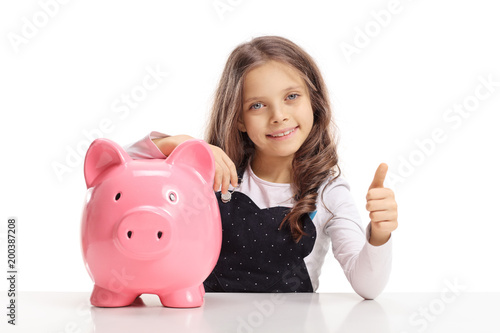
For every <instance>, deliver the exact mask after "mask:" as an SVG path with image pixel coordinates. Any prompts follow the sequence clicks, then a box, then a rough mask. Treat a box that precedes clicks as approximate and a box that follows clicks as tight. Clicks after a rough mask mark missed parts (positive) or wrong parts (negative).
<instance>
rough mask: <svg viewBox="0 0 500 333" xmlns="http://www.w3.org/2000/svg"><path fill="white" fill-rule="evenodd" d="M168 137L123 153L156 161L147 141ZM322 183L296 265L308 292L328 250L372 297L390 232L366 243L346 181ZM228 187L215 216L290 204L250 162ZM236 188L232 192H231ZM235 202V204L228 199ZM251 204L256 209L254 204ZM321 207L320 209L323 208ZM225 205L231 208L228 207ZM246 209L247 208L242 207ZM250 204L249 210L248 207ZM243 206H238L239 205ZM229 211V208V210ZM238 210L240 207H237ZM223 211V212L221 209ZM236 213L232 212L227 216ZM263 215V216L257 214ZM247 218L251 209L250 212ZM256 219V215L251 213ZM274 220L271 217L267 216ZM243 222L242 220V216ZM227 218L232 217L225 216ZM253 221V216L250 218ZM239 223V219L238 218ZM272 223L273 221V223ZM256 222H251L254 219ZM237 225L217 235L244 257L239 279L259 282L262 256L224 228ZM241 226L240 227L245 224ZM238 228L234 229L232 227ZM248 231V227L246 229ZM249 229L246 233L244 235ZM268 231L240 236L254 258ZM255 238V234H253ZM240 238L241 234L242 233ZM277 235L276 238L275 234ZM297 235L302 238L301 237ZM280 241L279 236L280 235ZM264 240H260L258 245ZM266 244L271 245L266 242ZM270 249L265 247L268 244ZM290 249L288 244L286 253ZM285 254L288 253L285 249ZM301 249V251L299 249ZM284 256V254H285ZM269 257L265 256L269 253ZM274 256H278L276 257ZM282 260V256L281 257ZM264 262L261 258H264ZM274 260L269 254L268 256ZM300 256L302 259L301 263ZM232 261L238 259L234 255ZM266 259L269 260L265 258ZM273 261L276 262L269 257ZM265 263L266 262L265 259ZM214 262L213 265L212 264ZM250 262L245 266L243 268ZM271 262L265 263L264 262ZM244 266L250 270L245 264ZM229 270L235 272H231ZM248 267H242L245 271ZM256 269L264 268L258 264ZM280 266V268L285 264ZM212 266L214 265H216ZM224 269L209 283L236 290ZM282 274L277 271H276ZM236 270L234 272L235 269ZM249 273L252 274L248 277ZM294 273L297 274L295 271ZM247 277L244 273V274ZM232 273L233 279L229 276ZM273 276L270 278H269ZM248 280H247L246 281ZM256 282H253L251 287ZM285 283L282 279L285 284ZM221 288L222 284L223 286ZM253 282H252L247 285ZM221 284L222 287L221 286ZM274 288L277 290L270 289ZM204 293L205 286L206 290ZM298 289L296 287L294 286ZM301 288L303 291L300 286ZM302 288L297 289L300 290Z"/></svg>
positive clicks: (286, 192)
mask: <svg viewBox="0 0 500 333" xmlns="http://www.w3.org/2000/svg"><path fill="white" fill-rule="evenodd" d="M166 136H168V135H166V134H163V133H160V132H154V131H153V132H151V133H150V134H148V135H147V136H146V137H144V138H143V139H142V140H139V141H138V142H135V143H133V144H131V145H128V146H126V147H125V149H126V151H127V152H128V154H129V155H130V156H131V157H132V158H133V159H147V158H158V159H164V158H165V155H164V154H163V153H162V152H161V151H160V150H159V149H158V147H157V146H156V145H155V144H154V143H153V142H152V139H155V138H162V137H166ZM326 183H327V181H325V182H324V183H323V184H322V185H321V187H320V189H319V191H318V193H319V195H318V202H317V204H316V209H317V210H316V212H314V213H312V214H309V217H310V218H311V221H312V224H313V225H314V228H313V227H312V226H310V227H309V229H308V230H309V231H311V230H312V237H310V238H309V240H308V243H307V244H309V245H307V244H305V245H304V248H305V247H306V246H309V247H310V248H309V249H308V250H307V251H306V252H305V253H307V255H306V256H305V257H303V258H300V254H299V258H298V259H299V260H300V263H301V265H304V264H305V270H307V274H306V275H308V281H309V279H310V285H311V286H312V290H310V291H316V290H317V288H318V285H319V276H320V273H321V267H322V265H323V262H324V258H325V255H326V253H327V251H328V249H329V248H330V247H331V249H332V251H333V254H334V256H335V258H336V259H337V260H338V262H339V263H340V265H341V267H342V269H343V271H344V273H345V275H346V277H347V279H348V281H349V283H350V284H351V286H352V288H353V289H354V291H355V292H356V293H357V294H359V295H360V296H361V297H363V298H365V299H374V298H375V297H376V296H378V295H379V294H380V293H381V292H382V290H383V289H384V288H385V286H386V284H387V282H388V279H389V275H390V271H391V263H392V236H391V238H389V240H388V241H387V242H386V243H385V244H383V245H380V246H373V245H371V244H370V243H369V242H368V240H369V238H370V231H371V229H370V224H368V226H367V229H366V231H365V229H364V228H363V226H362V223H361V218H360V216H359V213H358V211H357V209H356V206H355V203H354V200H353V198H352V196H351V193H350V188H349V185H348V183H347V182H346V181H345V180H344V179H343V178H342V177H339V178H337V179H335V180H334V181H333V182H332V183H331V184H330V185H328V186H327V187H326V188H325V185H326ZM229 189H230V191H233V196H234V195H235V194H236V193H238V192H239V193H238V196H237V198H236V199H233V200H231V201H230V202H229V203H227V204H221V202H220V200H219V202H220V205H221V214H222V211H223V210H224V214H230V212H231V211H234V210H236V212H238V210H239V209H240V207H235V206H233V207H232V208H228V209H230V210H228V209H226V206H224V205H238V202H237V200H239V201H240V202H242V201H244V200H246V201H248V202H245V204H246V207H247V208H244V209H247V210H248V209H255V210H256V212H255V215H256V216H257V214H258V212H262V213H265V212H268V211H269V210H270V209H275V208H276V207H283V208H290V207H292V206H293V193H292V189H291V186H290V184H282V183H272V182H269V181H265V180H263V179H260V178H259V177H257V176H256V175H255V174H254V173H253V171H252V168H251V166H250V164H249V165H248V166H247V168H246V170H245V171H244V173H243V177H242V182H241V184H240V186H239V187H238V188H236V189H234V188H233V187H232V186H230V188H229ZM323 189H325V191H324V195H323V201H322V200H321V199H320V198H321V192H322V191H323ZM235 192H236V193H235ZM219 199H220V192H219ZM233 201H235V202H233ZM255 206H257V207H255ZM325 206H326V207H325ZM228 207H231V206H228ZM248 207H250V208H248ZM252 207H254V208H252ZM242 208H243V207H242ZM327 208H328V210H330V211H331V212H333V216H332V214H331V213H330V212H329V211H328V210H327ZM231 209H232V210H231ZM242 210H243V209H242ZM226 211H227V212H228V213H226ZM233 215H236V214H233ZM261 215H263V214H261ZM252 216H253V212H252ZM234 218H235V219H238V217H234ZM256 219H257V217H256ZM273 219H274V218H273ZM243 220H245V218H243ZM231 221H232V220H231ZM256 221H257V220H256ZM241 222H243V221H241ZM241 222H240V223H238V221H234V223H236V225H237V227H241V226H242V224H241ZM279 222H281V220H280V221H278V225H279ZM234 223H233V222H231V225H234ZM255 224H256V223H255ZM260 225H262V223H260ZM237 227H228V226H226V227H225V229H226V230H224V231H223V235H224V234H225V237H224V236H223V237H224V238H223V242H227V243H230V242H231V241H232V243H231V246H233V248H231V249H230V251H231V254H232V251H233V250H235V251H234V253H235V256H236V255H240V256H242V257H243V256H244V257H245V258H244V260H242V261H243V262H240V263H239V265H243V264H244V265H245V269H244V270H245V277H242V278H244V279H247V280H248V279H251V276H256V277H255V281H259V283H260V281H261V280H260V279H263V280H264V281H265V280H266V279H269V278H270V277H269V274H268V273H269V272H268V271H269V269H267V270H266V272H265V273H264V272H263V271H264V269H262V270H261V266H260V265H262V260H261V261H260V262H259V261H258V260H255V259H254V258H253V257H252V256H253V254H252V253H250V254H249V252H248V249H247V248H248V247H247V248H246V249H241V250H242V251H239V249H238V248H237V247H236V248H234V246H238V245H235V243H236V244H238V243H237V241H239V239H235V238H236V235H237V236H238V237H239V236H240V232H239V231H235V232H233V233H230V232H229V230H228V229H230V228H237ZM245 228H246V227H245ZM235 230H239V229H235ZM248 230H250V228H249V229H248ZM257 230H266V229H257V228H256V230H252V231H251V232H252V234H254V233H256V232H260V231H257ZM261 232H262V233H264V232H267V231H261ZM249 233H250V232H247V234H249ZM267 235H268V234H267V233H265V235H264V234H258V235H257V236H256V237H253V238H256V239H253V240H248V239H247V240H245V241H247V242H248V241H249V242H252V241H253V242H255V244H256V245H253V246H249V247H251V248H252V251H254V252H255V253H256V256H259V253H261V255H260V257H262V254H263V255H264V256H265V253H266V252H271V251H268V250H266V249H263V250H264V251H262V250H261V249H259V247H258V246H257V245H258V244H261V242H260V239H258V238H259V237H262V238H265V237H266V236H267ZM253 236H255V235H253ZM242 238H243V237H242ZM280 238H281V237H280ZM303 238H306V236H304V237H303ZM245 241H243V242H240V243H241V244H245V243H244V242H245ZM283 241H285V238H283ZM280 242H281V239H280ZM252 244H253V243H252ZM262 244H264V243H262ZM269 244H271V245H269ZM224 246H225V245H224V244H223V249H224ZM241 246H242V247H243V248H245V245H241ZM266 246H272V247H273V248H274V244H272V243H268V244H267V245H266ZM280 246H282V248H279V246H278V245H277V248H278V251H282V253H283V255H284V256H283V257H282V253H278V254H277V255H278V256H279V259H280V260H279V261H280V263H279V265H278V264H275V263H273V264H272V265H278V266H272V267H273V268H276V267H278V270H277V271H278V272H279V269H280V268H279V266H280V265H289V263H286V264H285V261H287V260H288V259H287V254H286V252H287V250H288V248H285V245H280ZM269 249H270V248H269ZM236 250H238V251H239V254H236V252H237V251H236ZM292 250H293V249H292V248H290V251H292ZM290 253H291V252H290ZM301 253H304V252H301ZM288 256H290V255H288ZM269 258H271V257H269ZM276 258H278V257H276ZM282 258H283V260H281V259H282ZM224 259H227V258H225V257H223V255H222V254H221V257H220V259H219V262H220V265H221V267H222V266H224V267H225V269H226V271H227V273H233V272H236V270H237V268H238V267H239V266H238V263H235V260H234V258H233V262H232V263H231V262H230V261H229V260H230V259H228V263H225V262H224ZM266 260H267V257H266ZM273 260H274V258H273ZM291 260H297V259H291ZM302 260H303V262H302ZM236 261H240V260H239V259H237V260H236ZM269 262H270V263H271V260H269ZM275 262H276V261H275ZM266 264H267V262H266ZM218 265H219V264H218ZM232 265H236V266H238V267H232ZM249 265H250V266H249ZM251 265H256V266H259V267H252V266H251ZM269 265H271V264H269ZM291 265H292V266H294V265H297V263H295V264H294V263H291ZM248 267H250V268H248ZM233 268H234V269H235V270H233ZM247 268H248V269H247ZM262 268H264V267H263V266H262ZM285 268H286V266H285ZM216 269H217V267H216ZM246 270H248V274H249V275H248V276H246ZM226 271H224V275H225V276H223V274H222V273H220V277H216V276H214V277H213V278H214V281H216V282H215V285H217V287H218V288H220V289H221V290H219V291H239V289H227V288H231V286H229V287H224V284H225V283H226V282H224V281H226V280H223V279H224V278H226V279H230V278H229V277H226V276H228V274H226ZM259 273H261V274H260V276H258V277H257V275H255V274H259ZM282 273H283V272H281V274H282ZM213 274H214V275H217V273H215V271H214V273H213ZM235 274H236V273H235ZM251 274H254V275H251ZM299 275H300V274H299ZM239 276H240V275H233V276H232V277H231V278H232V279H237V280H240V279H239ZM249 276H250V277H249ZM295 276H296V274H293V277H295ZM235 277H236V278H235ZM289 277H290V278H289V279H288V281H289V282H293V281H294V280H293V277H292V275H289ZM271 278H273V277H271ZM281 280H282V281H281V282H283V281H286V279H285V278H283V277H281ZM252 282H253V281H252ZM257 284H258V283H257V282H255V285H257ZM287 284H288V283H287ZM226 286H227V284H226ZM252 286H253V284H252ZM205 287H206V288H210V286H209V285H207V284H206V285H205ZM224 288H226V289H224ZM241 288H242V289H241V291H243V290H245V291H259V289H258V287H256V289H254V290H247V289H246V288H245V289H243V286H242V287H241ZM275 289H276V290H275V291H280V288H275ZM207 290H208V291H209V289H207ZM299 290H300V289H299ZM304 290H305V291H307V289H304ZM304 290H303V291H304Z"/></svg>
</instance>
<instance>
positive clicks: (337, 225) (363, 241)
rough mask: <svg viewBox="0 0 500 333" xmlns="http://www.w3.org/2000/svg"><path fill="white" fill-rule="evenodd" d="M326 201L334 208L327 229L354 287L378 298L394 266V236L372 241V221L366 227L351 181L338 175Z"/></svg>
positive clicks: (334, 250)
mask: <svg viewBox="0 0 500 333" xmlns="http://www.w3.org/2000/svg"><path fill="white" fill-rule="evenodd" d="M324 202H325V204H326V206H327V207H328V209H329V210H330V211H332V212H333V214H334V215H333V217H332V218H331V219H330V220H329V221H328V222H327V224H326V226H325V229H324V230H325V232H326V233H327V234H328V235H329V236H330V239H331V241H332V251H333V254H334V256H335V258H336V259H337V260H338V262H339V263H340V265H341V267H342V269H343V271H344V274H345V275H346V277H347V280H348V281H349V283H350V284H351V286H352V288H353V289H354V291H355V292H356V293H357V294H358V295H360V296H361V297H363V298H365V299H374V298H375V297H377V296H378V295H379V294H380V293H381V292H382V291H383V289H384V288H385V286H386V284H387V282H388V280H389V276H390V272H391V266H392V238H391V237H389V239H388V240H387V241H386V242H385V243H384V244H382V245H380V246H374V245H372V244H371V243H370V242H369V240H370V236H371V224H368V227H367V229H366V230H365V229H364V228H363V226H362V222H361V217H360V215H359V213H358V210H357V208H356V205H355V202H354V199H353V197H352V195H351V193H350V191H349V185H348V184H347V182H346V181H345V180H343V179H341V178H338V179H337V180H336V181H335V182H334V183H333V185H332V186H331V187H330V188H329V189H327V190H326V191H325V194H324Z"/></svg>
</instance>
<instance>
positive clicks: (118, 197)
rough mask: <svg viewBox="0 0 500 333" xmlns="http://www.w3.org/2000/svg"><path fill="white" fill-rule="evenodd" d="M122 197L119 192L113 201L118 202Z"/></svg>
mask: <svg viewBox="0 0 500 333" xmlns="http://www.w3.org/2000/svg"><path fill="white" fill-rule="evenodd" d="M121 196H122V194H121V193H120V192H118V193H117V194H116V195H115V201H118V200H119V199H120V197H121Z"/></svg>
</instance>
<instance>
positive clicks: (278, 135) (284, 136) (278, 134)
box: [266, 126, 299, 140]
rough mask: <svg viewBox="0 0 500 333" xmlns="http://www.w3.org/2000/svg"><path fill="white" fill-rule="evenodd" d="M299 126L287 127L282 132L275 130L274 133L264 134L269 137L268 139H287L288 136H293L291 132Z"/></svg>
mask: <svg viewBox="0 0 500 333" xmlns="http://www.w3.org/2000/svg"><path fill="white" fill-rule="evenodd" d="M298 127H299V126H297V127H294V128H291V129H287V130H285V131H283V132H275V133H276V134H266V137H268V138H270V139H273V140H284V139H288V138H289V137H291V136H293V134H294V133H295V130H296V129H297V128H298Z"/></svg>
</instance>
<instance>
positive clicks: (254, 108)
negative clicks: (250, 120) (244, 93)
mask: <svg viewBox="0 0 500 333" xmlns="http://www.w3.org/2000/svg"><path fill="white" fill-rule="evenodd" d="M257 105H260V107H255V106H257ZM261 107H262V103H255V104H254V105H252V106H250V109H253V110H258V109H260V108H261Z"/></svg>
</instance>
